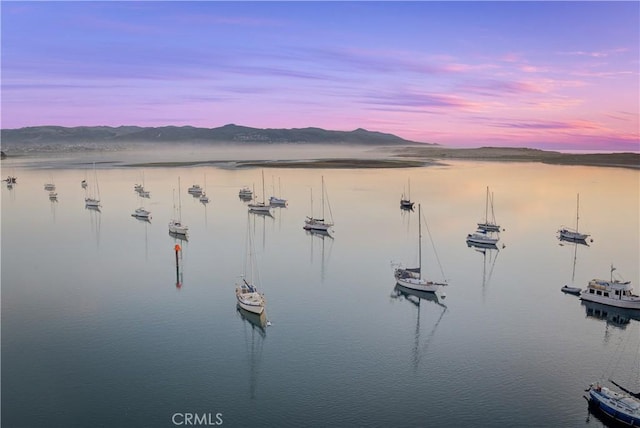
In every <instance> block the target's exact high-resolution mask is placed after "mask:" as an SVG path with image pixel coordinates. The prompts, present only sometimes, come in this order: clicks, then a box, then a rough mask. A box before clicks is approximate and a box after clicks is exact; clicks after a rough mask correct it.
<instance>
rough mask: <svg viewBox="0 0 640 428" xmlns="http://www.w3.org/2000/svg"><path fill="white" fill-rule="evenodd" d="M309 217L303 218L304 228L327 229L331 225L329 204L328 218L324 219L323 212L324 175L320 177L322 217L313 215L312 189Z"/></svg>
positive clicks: (331, 218)
mask: <svg viewBox="0 0 640 428" xmlns="http://www.w3.org/2000/svg"><path fill="white" fill-rule="evenodd" d="M311 192H312V193H311V217H307V218H306V219H305V220H304V229H306V230H319V231H325V232H327V231H329V228H331V227H333V216H332V215H331V206H329V217H330V220H329V221H327V220H325V215H324V214H325V212H324V206H325V195H326V193H327V192H326V190H325V187H324V176H323V177H322V217H320V218H315V217H313V189H312V191H311ZM328 199H329V198H328V197H327V205H328V203H329V201H328Z"/></svg>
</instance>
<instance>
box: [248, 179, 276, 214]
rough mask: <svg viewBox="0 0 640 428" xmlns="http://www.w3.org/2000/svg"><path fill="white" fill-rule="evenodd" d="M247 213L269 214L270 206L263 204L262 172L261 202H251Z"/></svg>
mask: <svg viewBox="0 0 640 428" xmlns="http://www.w3.org/2000/svg"><path fill="white" fill-rule="evenodd" d="M249 211H250V212H253V213H265V214H266V213H269V214H271V205H267V204H266V203H265V202H264V171H262V202H256V201H253V202H251V203H250V204H249Z"/></svg>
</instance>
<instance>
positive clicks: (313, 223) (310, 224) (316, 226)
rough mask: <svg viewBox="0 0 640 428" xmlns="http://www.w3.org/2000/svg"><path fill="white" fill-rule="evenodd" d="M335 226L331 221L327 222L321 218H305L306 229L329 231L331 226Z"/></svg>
mask: <svg viewBox="0 0 640 428" xmlns="http://www.w3.org/2000/svg"><path fill="white" fill-rule="evenodd" d="M331 226H333V224H331V223H325V222H323V221H321V220H315V219H314V220H305V222H304V226H303V227H304V229H306V230H320V231H324V232H326V231H328V230H329V228H330V227H331Z"/></svg>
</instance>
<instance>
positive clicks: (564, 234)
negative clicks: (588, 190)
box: [558, 193, 589, 244]
mask: <svg viewBox="0 0 640 428" xmlns="http://www.w3.org/2000/svg"><path fill="white" fill-rule="evenodd" d="M579 220H580V194H579V193H578V195H577V199H576V228H575V229H570V228H568V227H562V228H560V230H558V234H559V235H558V239H560V240H561V241H571V242H577V243H581V244H586V243H587V238H588V237H589V234H587V233H580V232H578V221H579Z"/></svg>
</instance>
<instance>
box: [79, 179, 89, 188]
mask: <svg viewBox="0 0 640 428" xmlns="http://www.w3.org/2000/svg"><path fill="white" fill-rule="evenodd" d="M80 186H82V188H83V189H86V188H87V186H88V184H87V180H82V181H81V182H80Z"/></svg>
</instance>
